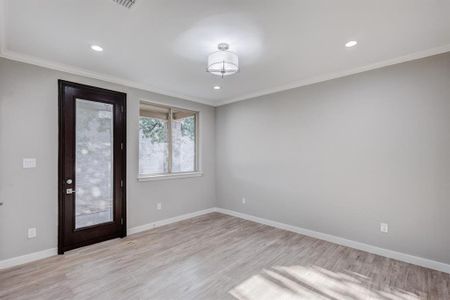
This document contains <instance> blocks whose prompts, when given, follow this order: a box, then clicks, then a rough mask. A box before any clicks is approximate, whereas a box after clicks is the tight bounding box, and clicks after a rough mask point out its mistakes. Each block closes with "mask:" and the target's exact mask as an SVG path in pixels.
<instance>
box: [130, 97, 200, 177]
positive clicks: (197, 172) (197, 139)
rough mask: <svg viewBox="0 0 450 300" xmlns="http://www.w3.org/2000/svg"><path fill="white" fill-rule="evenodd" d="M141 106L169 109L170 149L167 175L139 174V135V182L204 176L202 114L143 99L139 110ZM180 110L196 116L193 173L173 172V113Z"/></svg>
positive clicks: (185, 108)
mask: <svg viewBox="0 0 450 300" xmlns="http://www.w3.org/2000/svg"><path fill="white" fill-rule="evenodd" d="M141 104H148V105H154V106H160V107H163V108H167V109H169V118H168V120H167V122H168V123H167V132H168V143H169V145H168V148H169V157H168V170H169V171H168V172H167V173H159V174H148V175H143V174H140V173H139V138H140V137H139V134H138V140H137V146H138V147H137V149H138V176H137V179H138V180H139V181H153V180H165V179H179V178H190V177H199V176H202V175H203V172H202V169H201V161H202V159H201V151H200V149H201V147H200V140H201V138H200V136H201V130H200V112H199V111H195V110H192V109H190V108H187V107H180V106H178V105H176V106H175V105H169V104H166V103H160V102H155V101H150V100H145V99H141V100H140V101H139V108H140V107H141ZM176 109H180V110H187V111H191V112H193V113H194V114H195V170H194V171H191V172H172V159H173V157H172V142H173V141H172V120H173V119H172V118H173V116H172V111H173V110H176ZM140 117H141V116H140V109H139V110H138V128H139V118H140Z"/></svg>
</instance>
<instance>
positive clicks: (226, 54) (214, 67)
mask: <svg viewBox="0 0 450 300" xmlns="http://www.w3.org/2000/svg"><path fill="white" fill-rule="evenodd" d="M217 48H218V49H219V51H216V52H213V53H211V54H210V55H209V56H208V69H207V71H208V72H209V73H211V74H214V75H217V76H221V77H222V78H223V77H224V76H228V75H233V74H235V73H237V72H238V71H239V58H238V56H237V54H236V53H234V52H231V51H228V49H229V48H230V46H229V45H228V44H226V43H220V44H219V45H218V46H217Z"/></svg>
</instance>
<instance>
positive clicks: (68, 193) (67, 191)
mask: <svg viewBox="0 0 450 300" xmlns="http://www.w3.org/2000/svg"><path fill="white" fill-rule="evenodd" d="M66 194H67V195H70V194H75V191H74V190H73V189H66Z"/></svg>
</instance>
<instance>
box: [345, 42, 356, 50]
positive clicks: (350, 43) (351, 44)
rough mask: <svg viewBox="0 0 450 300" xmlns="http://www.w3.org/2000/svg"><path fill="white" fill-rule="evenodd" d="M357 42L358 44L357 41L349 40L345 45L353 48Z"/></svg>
mask: <svg viewBox="0 0 450 300" xmlns="http://www.w3.org/2000/svg"><path fill="white" fill-rule="evenodd" d="M356 44H358V42H357V41H349V42H347V43H346V44H345V47H347V48H351V47H353V46H356Z"/></svg>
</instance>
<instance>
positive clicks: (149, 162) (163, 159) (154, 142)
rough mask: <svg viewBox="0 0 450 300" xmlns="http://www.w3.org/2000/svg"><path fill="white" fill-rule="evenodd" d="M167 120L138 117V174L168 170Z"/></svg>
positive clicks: (161, 172) (159, 172)
mask: <svg viewBox="0 0 450 300" xmlns="http://www.w3.org/2000/svg"><path fill="white" fill-rule="evenodd" d="M167 123H168V122H167V120H161V119H157V118H149V117H140V118H139V174H144V175H148V174H163V173H167V172H168V171H169V168H168V167H169V162H168V157H169V144H168V140H167V136H168V134H167V126H168V124H167Z"/></svg>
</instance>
